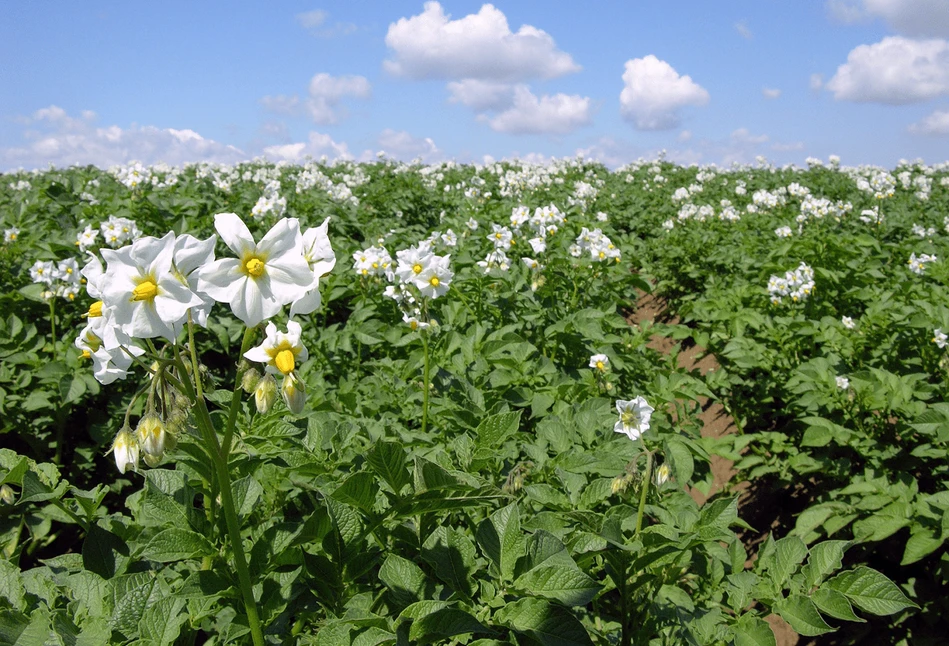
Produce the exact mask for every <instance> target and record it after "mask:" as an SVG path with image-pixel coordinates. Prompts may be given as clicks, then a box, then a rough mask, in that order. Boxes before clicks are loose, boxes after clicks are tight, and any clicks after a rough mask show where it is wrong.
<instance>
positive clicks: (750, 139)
mask: <svg viewBox="0 0 949 646" xmlns="http://www.w3.org/2000/svg"><path fill="white" fill-rule="evenodd" d="M730 139H731V141H732V142H733V143H736V144H749V145H752V146H757V145H760V144H763V143H765V142H766V141H768V135H753V134H751V132H750V131H749V130H748V128H738V130H734V131H732V133H731V135H730Z"/></svg>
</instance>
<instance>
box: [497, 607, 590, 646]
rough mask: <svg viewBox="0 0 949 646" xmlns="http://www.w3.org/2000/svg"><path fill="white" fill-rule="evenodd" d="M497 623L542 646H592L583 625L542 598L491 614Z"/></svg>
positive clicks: (561, 608)
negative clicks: (534, 640)
mask: <svg viewBox="0 0 949 646" xmlns="http://www.w3.org/2000/svg"><path fill="white" fill-rule="evenodd" d="M494 620H495V621H496V622H498V623H499V624H502V625H504V626H508V627H509V628H512V629H513V630H516V631H517V632H519V633H523V634H525V635H527V636H529V637H532V638H533V639H536V640H537V641H538V642H540V643H541V644H542V645H543V646H592V644H593V642H592V641H591V640H590V635H589V634H587V631H586V629H585V628H584V627H583V624H581V623H580V621H579V620H578V619H577V618H576V617H574V616H573V614H572V613H571V612H570V611H569V610H567V609H566V608H564V607H562V606H557V605H553V604H551V603H549V602H547V601H544V600H542V599H520V600H518V601H515V602H514V603H509V604H507V605H506V606H504V607H503V608H501V609H500V610H498V611H497V612H496V613H495V615H494Z"/></svg>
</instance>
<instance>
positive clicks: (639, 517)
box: [633, 451, 652, 536]
mask: <svg viewBox="0 0 949 646" xmlns="http://www.w3.org/2000/svg"><path fill="white" fill-rule="evenodd" d="M651 478H652V452H650V451H647V452H646V474H645V475H644V476H643V486H642V489H641V493H640V494H639V509H638V510H637V511H636V533H635V534H633V535H634V536H639V532H640V530H641V529H642V528H643V512H644V511H645V510H646V494H647V493H649V482H650V479H651Z"/></svg>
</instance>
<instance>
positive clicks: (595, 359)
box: [590, 354, 610, 372]
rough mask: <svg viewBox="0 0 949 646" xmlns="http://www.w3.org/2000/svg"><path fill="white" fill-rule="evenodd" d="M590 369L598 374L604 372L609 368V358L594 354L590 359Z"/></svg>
mask: <svg viewBox="0 0 949 646" xmlns="http://www.w3.org/2000/svg"><path fill="white" fill-rule="evenodd" d="M590 367H591V368H593V369H594V370H599V371H600V372H606V371H607V370H609V367H610V358H609V357H608V356H606V355H605V354H594V355H593V356H592V357H590Z"/></svg>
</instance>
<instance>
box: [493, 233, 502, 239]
mask: <svg viewBox="0 0 949 646" xmlns="http://www.w3.org/2000/svg"><path fill="white" fill-rule="evenodd" d="M494 237H495V238H497V239H498V240H500V239H501V238H503V237H504V236H502V235H501V234H500V233H495V234H494Z"/></svg>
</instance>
